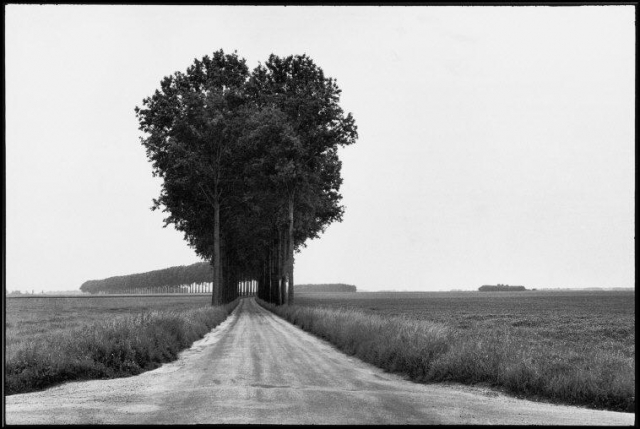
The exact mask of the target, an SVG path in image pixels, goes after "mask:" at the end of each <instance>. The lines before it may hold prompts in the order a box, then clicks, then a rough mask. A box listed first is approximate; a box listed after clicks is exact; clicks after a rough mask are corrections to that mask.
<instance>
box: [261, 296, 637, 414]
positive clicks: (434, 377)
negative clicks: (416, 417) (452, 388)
mask: <svg viewBox="0 0 640 429" xmlns="http://www.w3.org/2000/svg"><path fill="white" fill-rule="evenodd" d="M259 303H260V304H261V305H262V306H263V307H265V308H267V309H268V310H270V311H272V312H273V313H275V314H277V315H279V316H281V317H283V318H284V319H286V320H288V321H290V322H292V323H294V324H296V325H298V326H300V327H301V328H302V329H304V330H306V331H308V332H311V333H313V334H315V335H317V336H319V337H321V338H324V339H326V340H327V341H329V342H331V343H333V344H335V345H336V346H337V347H338V348H339V349H341V350H342V351H344V352H346V353H348V354H351V355H355V356H357V357H358V358H360V359H362V360H363V361H365V362H369V363H371V364H373V365H376V366H378V367H380V368H383V369H385V370H387V371H390V372H397V373H402V374H406V375H407V376H408V377H409V378H410V379H412V380H414V381H419V382H439V381H453V382H460V383H465V384H476V383H483V384H488V385H490V386H493V387H497V388H501V389H502V390H504V391H507V392H510V393H513V394H516V395H519V396H522V397H528V398H532V399H546V400H550V401H552V402H559V403H565V404H574V405H585V406H589V407H592V408H600V409H608V410H613V411H625V412H634V410H635V360H634V359H629V357H628V356H625V355H624V354H623V353H616V352H613V351H602V350H598V349H591V348H586V347H585V348H584V349H583V350H581V351H580V352H579V353H578V352H576V351H575V350H574V349H572V348H565V347H563V346H562V345H559V344H549V343H538V342H535V341H526V339H525V337H522V336H519V335H513V330H512V329H513V328H510V327H504V328H503V329H500V328H497V329H492V330H487V329H482V330H478V329H476V330H474V329H468V330H463V329H457V328H455V327H449V326H447V325H445V324H441V323H437V322H432V321H427V320H416V319H412V318H409V317H403V316H380V315H376V314H369V313H366V312H364V311H361V310H357V309H353V308H346V309H343V308H338V309H331V308H324V307H306V306H295V305H293V306H274V305H272V304H268V303H266V302H264V301H260V300H259Z"/></svg>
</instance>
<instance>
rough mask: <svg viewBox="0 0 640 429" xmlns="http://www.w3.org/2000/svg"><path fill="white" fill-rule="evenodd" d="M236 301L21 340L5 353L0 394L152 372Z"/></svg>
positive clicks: (210, 326)
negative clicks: (70, 382) (3, 383)
mask: <svg viewBox="0 0 640 429" xmlns="http://www.w3.org/2000/svg"><path fill="white" fill-rule="evenodd" d="M237 303H238V301H237V300H236V301H234V302H233V303H230V304H227V305H225V306H220V307H201V308H197V309H189V310H181V311H151V312H143V313H140V314H135V315H125V316H119V317H116V318H114V319H113V320H110V321H100V322H97V323H94V324H90V325H87V326H86V327H83V328H76V329H73V330H70V331H67V332H55V333H54V334H52V335H50V336H48V337H44V338H39V339H37V340H31V341H27V342H22V343H20V344H18V345H16V347H15V348H13V349H12V350H8V351H7V352H8V353H7V357H6V361H5V394H6V395H11V394H16V393H25V392H30V391H34V390H40V389H44V388H47V387H50V386H53V385H55V384H59V383H61V382H65V381H71V380H86V379H101V378H115V377H123V376H129V375H135V374H139V373H141V372H143V371H147V370H151V369H154V368H157V367H158V366H160V364H161V363H163V362H169V361H172V360H175V359H176V357H177V355H178V352H180V351H181V350H183V349H184V348H186V347H188V346H190V345H191V344H192V343H193V342H194V341H195V340H197V339H199V338H202V337H203V336H204V335H205V334H206V333H207V332H209V331H210V330H211V329H213V328H214V327H215V326H217V325H218V324H220V323H221V322H222V321H223V320H225V319H226V317H227V316H228V315H229V313H230V312H231V311H233V309H234V308H235V306H236V305H237Z"/></svg>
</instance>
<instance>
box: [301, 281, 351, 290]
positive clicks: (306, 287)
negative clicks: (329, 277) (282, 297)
mask: <svg viewBox="0 0 640 429" xmlns="http://www.w3.org/2000/svg"><path fill="white" fill-rule="evenodd" d="M293 290H294V291H296V292H355V291H356V287H355V286H354V285H347V284H344V283H323V284H303V285H295V286H294V287H293Z"/></svg>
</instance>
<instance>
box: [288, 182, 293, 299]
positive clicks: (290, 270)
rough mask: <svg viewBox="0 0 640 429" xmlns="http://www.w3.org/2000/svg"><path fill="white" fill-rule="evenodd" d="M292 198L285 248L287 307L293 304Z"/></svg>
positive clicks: (291, 199)
mask: <svg viewBox="0 0 640 429" xmlns="http://www.w3.org/2000/svg"><path fill="white" fill-rule="evenodd" d="M293 198H294V196H293V195H291V196H290V197H289V234H288V237H287V238H288V239H289V243H288V246H287V251H288V253H289V254H288V255H287V274H288V277H289V290H288V292H289V293H288V295H289V296H287V304H288V305H291V304H293Z"/></svg>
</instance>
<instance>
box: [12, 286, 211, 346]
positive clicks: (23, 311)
mask: <svg viewBox="0 0 640 429" xmlns="http://www.w3.org/2000/svg"><path fill="white" fill-rule="evenodd" d="M5 302H6V320H5V327H6V330H5V339H6V347H7V355H10V354H11V351H12V350H15V349H16V346H17V345H18V344H19V343H22V342H28V341H32V340H38V338H39V337H41V336H42V335H46V336H50V335H55V334H57V333H61V332H68V331H69V330H71V329H75V328H80V327H83V326H86V325H87V324H91V323H94V322H100V321H111V320H113V318H114V317H118V316H124V315H135V314H139V313H143V312H150V311H164V310H176V311H180V310H187V309H193V308H198V307H202V306H205V305H209V304H210V303H211V296H210V295H206V296H205V295H188V294H185V295H181V294H173V295H158V296H153V295H133V296H117V295H116V296H109V295H102V296H90V297H86V296H82V297H20V298H11V297H10V298H7V299H6V301H5Z"/></svg>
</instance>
